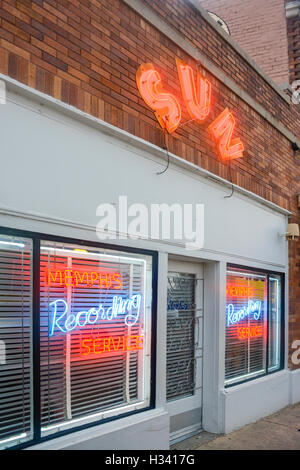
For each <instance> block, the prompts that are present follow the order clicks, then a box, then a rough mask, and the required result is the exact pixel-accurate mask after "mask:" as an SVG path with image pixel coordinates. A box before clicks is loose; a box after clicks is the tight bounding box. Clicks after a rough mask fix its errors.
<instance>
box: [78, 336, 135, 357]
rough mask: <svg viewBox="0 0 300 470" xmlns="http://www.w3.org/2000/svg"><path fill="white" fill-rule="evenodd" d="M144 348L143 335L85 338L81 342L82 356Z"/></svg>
mask: <svg viewBox="0 0 300 470" xmlns="http://www.w3.org/2000/svg"><path fill="white" fill-rule="evenodd" d="M143 347H144V336H143V335H131V336H117V337H113V336H109V337H105V338H85V339H83V340H82V341H81V354H82V355H83V356H90V355H93V354H94V355H100V354H108V353H120V352H126V351H137V350H141V349H143Z"/></svg>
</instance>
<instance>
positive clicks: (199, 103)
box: [176, 59, 211, 121]
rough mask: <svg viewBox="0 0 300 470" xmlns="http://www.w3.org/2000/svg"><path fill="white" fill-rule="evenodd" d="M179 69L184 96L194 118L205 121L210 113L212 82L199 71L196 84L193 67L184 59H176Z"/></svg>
mask: <svg viewBox="0 0 300 470" xmlns="http://www.w3.org/2000/svg"><path fill="white" fill-rule="evenodd" d="M176 64H177V71H178V76H179V81H180V86H181V92H182V96H183V99H184V102H185V105H186V107H187V110H188V112H189V115H190V116H191V118H192V119H196V120H198V121H204V119H206V118H207V116H208V115H209V113H210V106H211V83H210V82H209V81H208V80H207V79H205V78H204V77H202V75H201V73H200V71H199V70H198V71H197V85H196V84H195V79H194V71H193V69H192V67H191V66H190V65H188V64H186V63H185V62H184V61H183V60H179V59H176Z"/></svg>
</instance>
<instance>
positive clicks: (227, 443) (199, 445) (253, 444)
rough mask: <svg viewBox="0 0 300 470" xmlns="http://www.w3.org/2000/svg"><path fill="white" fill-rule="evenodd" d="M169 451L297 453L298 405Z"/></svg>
mask: <svg viewBox="0 0 300 470" xmlns="http://www.w3.org/2000/svg"><path fill="white" fill-rule="evenodd" d="M171 449H172V450H262V449H264V450H276V449H277V450H300V403H298V404H297V405H293V406H288V407H287V408H284V409H283V410H281V411H278V412H277V413H275V414H273V415H271V416H267V417H266V418H263V419H261V420H259V421H257V422H256V423H253V424H249V425H247V426H245V427H243V428H242V429H240V430H238V431H234V432H232V433H230V434H226V435H224V434H223V435H215V434H211V433H208V432H205V431H203V432H201V433H200V434H198V435H196V436H194V437H191V438H189V439H185V440H184V441H181V442H179V443H178V444H174V445H173V446H171Z"/></svg>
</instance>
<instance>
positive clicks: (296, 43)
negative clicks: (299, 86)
mask: <svg viewBox="0 0 300 470" xmlns="http://www.w3.org/2000/svg"><path fill="white" fill-rule="evenodd" d="M287 30H288V43H289V69H290V83H291V84H292V83H293V81H294V80H300V16H296V17H294V18H289V19H288V20H287Z"/></svg>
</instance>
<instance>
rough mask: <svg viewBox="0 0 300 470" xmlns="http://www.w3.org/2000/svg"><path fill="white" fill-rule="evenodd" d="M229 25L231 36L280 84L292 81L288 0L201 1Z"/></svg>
mask: <svg viewBox="0 0 300 470" xmlns="http://www.w3.org/2000/svg"><path fill="white" fill-rule="evenodd" d="M200 2H201V5H202V6H203V7H204V8H206V9H207V10H209V11H211V12H213V13H216V14H217V15H218V16H220V17H221V18H222V19H223V20H225V21H226V23H227V24H228V26H229V29H230V33H231V36H232V37H233V38H234V39H235V40H236V41H237V42H238V43H239V44H240V46H241V47H242V48H243V49H244V50H245V51H246V52H247V53H248V54H249V55H250V56H251V57H252V58H253V59H254V60H255V62H257V64H258V65H259V66H260V67H261V68H262V69H263V70H264V71H265V72H266V73H267V74H268V75H269V76H270V77H271V78H273V80H274V81H275V82H276V83H278V84H281V83H288V82H289V72H288V42H287V27H286V17H285V2H284V0H263V1H262V0H249V1H245V0H200Z"/></svg>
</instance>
